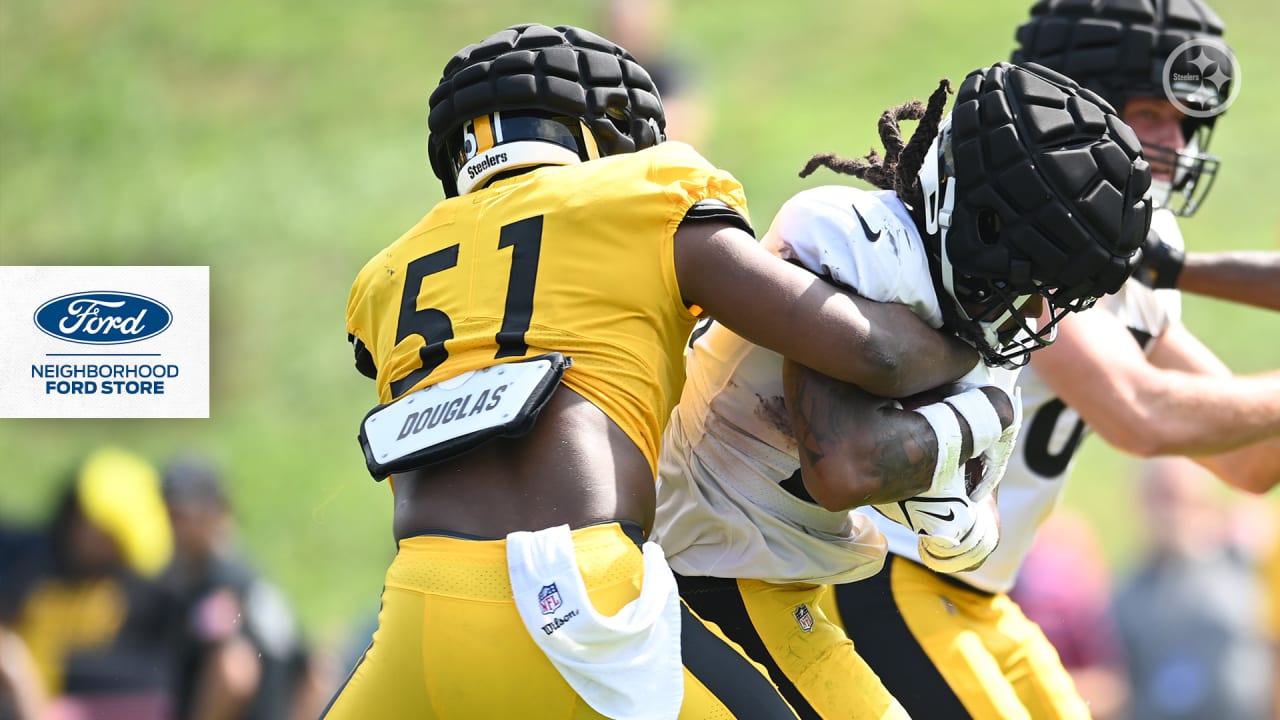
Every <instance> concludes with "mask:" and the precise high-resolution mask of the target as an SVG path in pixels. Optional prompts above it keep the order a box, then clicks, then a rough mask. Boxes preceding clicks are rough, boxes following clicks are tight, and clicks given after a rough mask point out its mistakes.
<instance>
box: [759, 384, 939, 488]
mask: <svg viewBox="0 0 1280 720" xmlns="http://www.w3.org/2000/svg"><path fill="white" fill-rule="evenodd" d="M783 382H784V387H785V392H786V400H787V410H788V412H789V414H790V417H791V426H792V433H793V435H794V436H795V438H796V443H797V445H798V447H797V454H798V456H799V460H800V470H801V475H802V477H803V479H804V484H805V488H806V489H807V490H808V491H809V494H810V495H811V496H812V497H813V499H814V500H815V501H817V503H818V504H819V505H821V506H822V507H824V508H826V509H828V510H831V511H833V512H835V511H840V510H848V509H851V508H855V507H859V506H862V505H866V504H869V503H882V502H891V501H894V500H901V499H904V498H908V497H912V496H914V495H917V494H919V493H921V492H923V491H924V490H926V489H928V488H929V484H930V481H931V479H932V476H933V471H934V466H935V465H936V463H937V455H938V444H937V439H936V437H935V436H934V433H933V430H932V429H931V428H930V427H929V424H928V422H926V421H925V419H924V418H923V417H921V416H920V415H918V414H916V413H910V412H904V411H902V410H897V409H895V408H894V407H893V402H892V401H891V400H886V399H883V398H879V397H875V396H873V395H870V394H869V393H866V392H865V391H863V390H861V389H860V388H858V387H857V386H854V385H851V384H849V383H844V382H840V381H838V380H834V379H832V378H830V377H827V376H825V375H823V374H821V373H819V372H816V371H814V370H813V369H811V368H807V367H805V366H803V365H800V364H798V363H795V362H792V361H790V360H788V361H786V362H785V363H784V366H783Z"/></svg>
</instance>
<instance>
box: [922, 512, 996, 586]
mask: <svg viewBox="0 0 1280 720" xmlns="http://www.w3.org/2000/svg"><path fill="white" fill-rule="evenodd" d="M968 509H969V510H970V511H971V515H970V516H971V517H972V520H973V524H972V525H971V526H970V527H969V530H968V532H966V533H965V534H964V535H963V536H960V537H959V539H955V538H952V537H944V536H935V535H921V536H920V539H919V550H920V561H921V562H923V563H924V564H925V566H926V567H928V568H929V569H930V570H933V571H935V572H941V573H957V572H963V571H965V570H973V569H974V568H977V567H979V566H980V565H982V563H984V562H986V560H987V558H988V557H990V556H991V553H992V552H993V551H994V550H995V549H996V545H997V544H998V543H999V542H1000V523H999V518H998V517H997V515H996V512H997V511H996V503H995V498H992V497H988V498H987V499H986V500H984V501H982V502H980V503H976V504H970V505H969V506H968Z"/></svg>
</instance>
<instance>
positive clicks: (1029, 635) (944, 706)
mask: <svg viewBox="0 0 1280 720" xmlns="http://www.w3.org/2000/svg"><path fill="white" fill-rule="evenodd" d="M823 611H824V612H825V613H826V614H827V615H828V616H829V617H831V618H832V619H834V620H835V621H836V622H839V623H840V624H841V625H842V626H843V627H844V628H845V629H846V631H847V632H848V634H849V637H850V638H852V639H853V642H854V643H855V644H856V645H857V647H858V652H859V653H860V654H861V655H862V657H863V658H864V659H865V660H866V661H867V663H868V664H869V665H870V666H871V667H872V668H874V669H875V671H876V673H877V674H878V675H879V676H880V679H881V680H883V681H884V684H885V686H886V687H888V688H889V691H890V692H892V693H893V694H894V695H895V696H896V697H897V698H898V699H899V700H900V701H901V702H902V704H903V705H904V706H905V707H906V709H907V710H908V711H909V712H910V713H911V714H912V715H913V716H914V717H917V718H930V719H931V720H932V719H934V718H937V719H940V720H947V719H949V718H968V717H973V718H978V720H989V719H991V720H997V719H998V720H1056V719H1060V718H1063V719H1065V718H1073V719H1074V718H1088V717H1089V709H1088V706H1087V705H1085V703H1084V701H1083V700H1082V699H1081V697H1080V694H1079V693H1078V692H1076V689H1075V684H1074V683H1073V682H1072V680H1071V676H1070V675H1069V674H1068V673H1067V671H1066V670H1065V669H1064V668H1063V667H1062V661H1061V660H1060V659H1059V658H1058V653H1057V651H1056V650H1054V648H1053V646H1052V645H1051V644H1049V641H1048V639H1047V638H1045V636H1044V633H1043V632H1042V631H1041V630H1040V627H1039V626H1038V625H1036V624H1035V623H1034V622H1032V621H1030V620H1028V619H1027V617H1026V616H1025V615H1023V614H1022V610H1021V609H1020V608H1019V607H1018V605H1017V603H1015V602H1013V600H1011V599H1009V596H1008V595H1005V594H996V595H992V594H989V593H984V592H981V591H978V590H976V589H973V588H968V587H967V586H964V585H962V584H961V583H960V582H959V581H958V580H955V579H952V578H948V577H946V576H944V575H939V574H937V573H935V572H933V571H931V570H929V569H928V568H925V567H923V566H921V565H918V564H916V563H914V562H911V561H909V560H905V559H903V558H900V557H896V556H890V560H889V561H888V562H886V563H885V567H884V570H882V571H881V572H880V573H879V574H877V575H875V576H874V577H871V578H868V579H866V580H862V581H859V582H855V583H847V584H844V585H837V586H835V587H834V592H832V593H829V594H828V595H827V597H826V598H825V599H824V601H823Z"/></svg>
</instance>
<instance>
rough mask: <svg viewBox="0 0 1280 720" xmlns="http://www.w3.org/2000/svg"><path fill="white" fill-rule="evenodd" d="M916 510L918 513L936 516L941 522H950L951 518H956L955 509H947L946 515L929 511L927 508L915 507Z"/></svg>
mask: <svg viewBox="0 0 1280 720" xmlns="http://www.w3.org/2000/svg"><path fill="white" fill-rule="evenodd" d="M916 512H918V513H924V514H925V515H928V516H929V517H936V518H938V519H939V520H941V521H943V522H950V521H952V520H955V519H956V513H955V511H954V510H948V511H947V514H946V515H942V514H939V513H936V512H929V511H928V510H920V509H917V510H916Z"/></svg>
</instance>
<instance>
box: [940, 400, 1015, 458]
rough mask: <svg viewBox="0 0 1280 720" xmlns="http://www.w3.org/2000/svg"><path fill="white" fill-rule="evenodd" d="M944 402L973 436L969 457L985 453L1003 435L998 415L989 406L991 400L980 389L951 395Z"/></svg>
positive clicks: (992, 407)
mask: <svg viewBox="0 0 1280 720" xmlns="http://www.w3.org/2000/svg"><path fill="white" fill-rule="evenodd" d="M944 402H946V403H947V404H948V405H950V406H951V407H953V408H955V409H956V412H958V413H960V416H961V417H963V418H964V419H965V422H967V423H969V432H970V433H971V434H972V436H973V452H972V454H971V455H970V457H978V456H979V455H981V454H982V453H984V452H986V450H987V448H989V447H991V446H992V444H994V443H995V442H996V441H997V440H999V439H1000V436H1001V435H1002V434H1003V433H1004V428H1003V427H1002V426H1001V425H1000V415H999V414H998V413H997V412H996V409H995V406H993V405H992V404H991V399H990V398H988V397H987V394H986V393H984V392H982V388H981V387H975V388H970V389H968V390H965V391H964V392H962V393H959V394H958V395H952V396H950V397H948V398H946V399H945V400H944ZM965 459H966V460H967V459H968V458H965Z"/></svg>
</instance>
